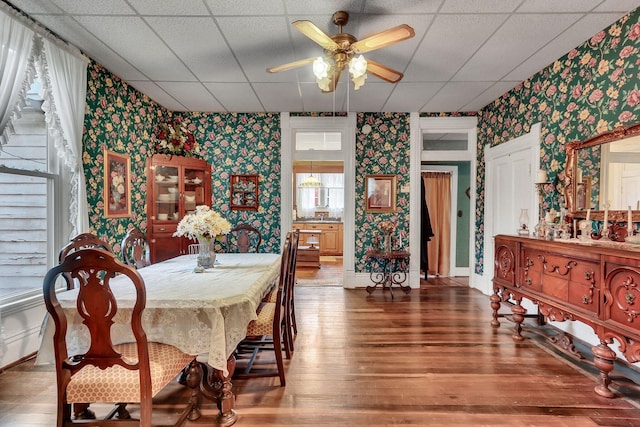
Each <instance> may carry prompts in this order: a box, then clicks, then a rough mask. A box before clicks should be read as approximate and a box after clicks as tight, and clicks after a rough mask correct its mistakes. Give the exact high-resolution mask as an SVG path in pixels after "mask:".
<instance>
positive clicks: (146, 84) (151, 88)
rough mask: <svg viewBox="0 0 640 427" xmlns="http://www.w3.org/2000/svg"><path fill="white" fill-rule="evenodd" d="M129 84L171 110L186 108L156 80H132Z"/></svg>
mask: <svg viewBox="0 0 640 427" xmlns="http://www.w3.org/2000/svg"><path fill="white" fill-rule="evenodd" d="M129 84H130V85H131V86H132V87H134V88H136V89H137V90H139V91H140V92H142V93H144V94H145V95H147V96H148V97H149V98H151V99H153V100H154V101H155V102H157V103H158V104H160V105H162V106H163V107H165V108H167V109H169V110H175V111H183V110H184V109H185V107H184V105H182V104H180V103H179V102H178V101H176V100H175V99H174V98H173V97H171V96H170V95H169V94H168V93H167V92H165V90H164V89H162V88H161V87H160V86H158V85H157V84H156V83H154V82H150V81H148V80H144V81H136V80H130V81H129Z"/></svg>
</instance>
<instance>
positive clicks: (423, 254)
mask: <svg viewBox="0 0 640 427" xmlns="http://www.w3.org/2000/svg"><path fill="white" fill-rule="evenodd" d="M420 188H421V195H422V196H421V199H422V206H421V209H420V270H421V271H424V278H425V279H426V278H427V276H428V274H427V272H428V271H429V240H431V238H432V237H433V229H432V228H431V220H430V219H429V206H427V198H426V197H425V189H424V179H421V180H420Z"/></svg>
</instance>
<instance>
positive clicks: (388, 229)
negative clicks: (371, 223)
mask: <svg viewBox="0 0 640 427" xmlns="http://www.w3.org/2000/svg"><path fill="white" fill-rule="evenodd" d="M396 226H397V224H396V223H395V222H392V221H382V222H381V223H380V224H378V228H379V229H380V232H381V233H382V236H383V249H384V250H385V251H387V252H390V251H391V250H392V246H393V245H392V238H391V237H392V236H391V235H392V234H393V232H394V231H396Z"/></svg>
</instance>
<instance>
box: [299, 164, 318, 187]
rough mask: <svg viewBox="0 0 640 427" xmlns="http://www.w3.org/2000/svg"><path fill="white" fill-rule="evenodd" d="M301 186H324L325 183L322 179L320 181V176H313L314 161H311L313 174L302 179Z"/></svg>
mask: <svg viewBox="0 0 640 427" xmlns="http://www.w3.org/2000/svg"><path fill="white" fill-rule="evenodd" d="M299 187H301V188H318V187H324V185H323V184H322V181H320V180H319V179H318V178H316V177H315V176H313V162H311V174H309V176H308V177H306V178H305V179H303V180H302V182H301V183H300V185H299Z"/></svg>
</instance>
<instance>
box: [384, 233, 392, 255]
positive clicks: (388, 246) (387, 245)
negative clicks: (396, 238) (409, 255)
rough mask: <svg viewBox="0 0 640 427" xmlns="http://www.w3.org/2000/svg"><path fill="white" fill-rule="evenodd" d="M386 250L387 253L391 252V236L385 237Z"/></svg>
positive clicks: (386, 235)
mask: <svg viewBox="0 0 640 427" xmlns="http://www.w3.org/2000/svg"><path fill="white" fill-rule="evenodd" d="M383 242H384V243H383V244H384V250H385V251H387V252H391V234H385V235H384V240H383Z"/></svg>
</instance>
